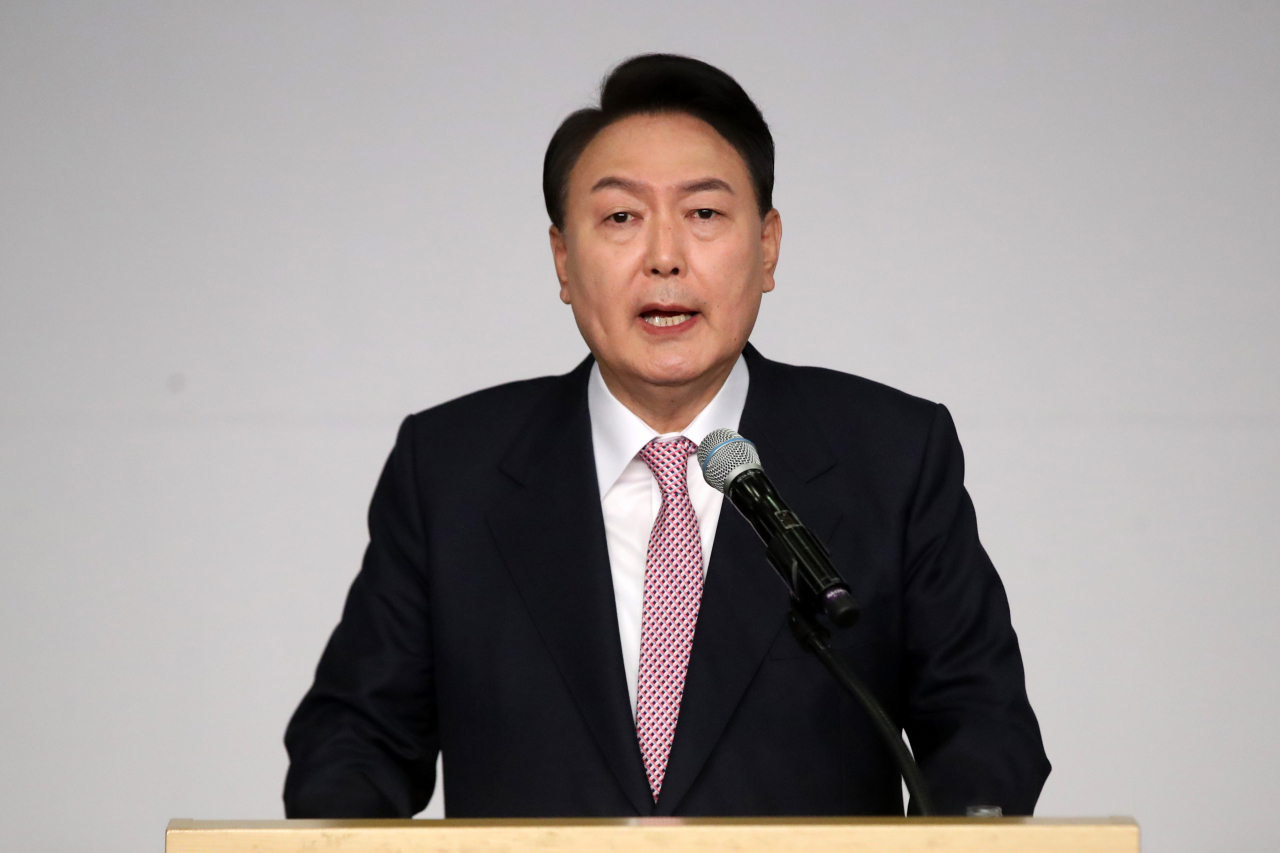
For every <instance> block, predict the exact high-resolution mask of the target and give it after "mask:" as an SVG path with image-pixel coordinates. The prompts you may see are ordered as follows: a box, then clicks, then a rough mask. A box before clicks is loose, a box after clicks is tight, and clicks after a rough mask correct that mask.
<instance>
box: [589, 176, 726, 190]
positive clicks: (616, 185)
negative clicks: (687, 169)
mask: <svg viewBox="0 0 1280 853" xmlns="http://www.w3.org/2000/svg"><path fill="white" fill-rule="evenodd" d="M646 187H647V185H646V184H645V183H643V182H641V181H629V180H627V179H626V178H619V177H617V176H615V175H606V176H605V177H603V178H601V179H600V180H598V181H596V182H595V184H594V185H593V186H592V187H591V192H593V193H594V192H599V191H600V190H605V189H617V190H623V191H625V192H629V193H632V194H637V195H638V194H639V193H640V191H641V190H643V189H645V188H646ZM710 190H723V191H724V192H727V193H728V194H729V195H733V187H731V186H729V184H728V183H727V182H725V181H722V180H720V179H719V178H702V179H701V180H697V181H691V182H689V183H687V184H681V185H680V194H681V195H692V194H693V193H701V192H708V191H710Z"/></svg>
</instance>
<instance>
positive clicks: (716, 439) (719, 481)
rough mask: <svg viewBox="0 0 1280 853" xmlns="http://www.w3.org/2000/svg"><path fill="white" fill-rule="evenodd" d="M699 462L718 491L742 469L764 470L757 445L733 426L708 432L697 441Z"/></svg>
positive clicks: (704, 475) (710, 482) (703, 474)
mask: <svg viewBox="0 0 1280 853" xmlns="http://www.w3.org/2000/svg"><path fill="white" fill-rule="evenodd" d="M698 466H699V467H700V468H702V476H703V477H704V478H705V479H706V481H707V484H708V485H709V486H711V488H713V489H715V490H716V491H717V492H723V491H724V490H725V489H727V488H728V487H729V484H730V483H732V482H733V481H734V478H735V477H737V476H738V475H739V474H741V473H742V472H743V471H751V470H757V471H759V470H762V468H761V466H760V454H759V453H758V452H757V451H756V446H755V445H754V444H752V443H751V442H749V441H747V440H746V439H745V438H743V437H742V436H740V435H738V433H736V432H734V431H733V430H731V429H717V430H712V431H711V432H709V433H707V437H706V438H704V439H703V440H702V443H701V444H699V445H698Z"/></svg>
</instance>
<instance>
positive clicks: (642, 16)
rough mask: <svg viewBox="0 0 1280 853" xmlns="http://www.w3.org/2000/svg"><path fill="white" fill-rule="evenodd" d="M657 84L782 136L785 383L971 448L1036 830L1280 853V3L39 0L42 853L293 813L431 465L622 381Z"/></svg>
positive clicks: (21, 593) (33, 268)
mask: <svg viewBox="0 0 1280 853" xmlns="http://www.w3.org/2000/svg"><path fill="white" fill-rule="evenodd" d="M648 50H674V51H680V52H688V53H692V54H695V55H698V56H700V57H702V58H705V59H707V60H710V61H712V62H714V63H717V64H719V65H721V66H722V67H724V68H725V69H726V70H728V71H729V72H730V73H732V74H734V75H736V76H737V77H738V79H739V80H740V81H741V82H742V83H743V85H744V86H745V87H746V88H747V90H748V91H750V92H751V93H752V94H753V95H754V96H755V97H756V98H757V99H758V101H759V103H760V104H761V106H762V108H763V109H764V112H765V114H766V116H767V117H768V119H769V121H770V122H771V124H772V126H773V129H774V132H775V134H776V138H777V143H778V188H777V195H776V202H777V205H778V207H779V209H780V210H781V211H782V215H783V221H784V224H785V238H784V240H783V246H782V248H783V251H782V262H781V267H780V269H779V283H778V289H777V291H776V292H775V293H773V294H772V295H770V296H768V297H767V298H766V302H765V307H764V311H763V314H762V317H761V321H760V324H759V326H758V328H757V331H756V334H755V336H754V341H755V342H756V343H757V345H758V346H759V347H760V349H761V350H763V351H764V353H766V354H767V355H769V356H771V357H774V358H778V359H783V360H786V361H792V362H798V363H806V364H820V365H825V366H829V367H833V368H838V369H842V370H847V371H851V372H856V373H859V374H863V375H866V376H870V377H872V378H875V379H879V380H881V381H884V382H887V383H889V384H892V385H895V386H897V387H900V388H903V389H905V390H907V391H910V392H912V393H915V394H919V395H921V396H925V397H928V398H931V399H935V400H939V401H942V402H945V403H946V404H947V405H948V406H949V407H950V408H951V410H952V411H953V412H954V414H955V417H956V421H957V423H958V425H959V428H960V434H961V439H962V441H963V442H964V444H965V448H966V450H967V456H968V462H969V477H968V482H969V486H970V489H971V491H972V493H973V496H974V499H975V501H976V503H977V507H978V512H979V519H980V521H981V525H982V532H983V538H984V541H985V543H986V545H987V548H988V549H989V551H990V553H991V554H992V556H993V558H994V560H995V562H996V564H997V566H998V567H999V568H1000V570H1001V572H1002V574H1003V577H1004V579H1005V583H1006V585H1007V587H1008V591H1009V595H1010V598H1011V601H1012V605H1013V615H1014V622H1015V625H1016V627H1017V629H1018V631H1019V634H1020V636H1021V639H1022V643H1023V652H1024V655H1025V660H1026V665H1027V670H1028V688H1029V691H1030V694H1031V698H1032V702H1033V703H1034V705H1035V708H1036V710H1037V711H1038V713H1039V716H1040V721H1041V725H1042V727H1043V730H1044V736H1045V741H1046V744H1047V748H1048V751H1049V755H1050V757H1051V759H1052V760H1053V763H1054V772H1053V775H1052V777H1051V778H1050V780H1049V783H1048V785H1047V787H1046V788H1045V791H1044V795H1043V797H1042V799H1041V801H1040V808H1039V813H1041V814H1045V815H1106V814H1132V815H1136V816H1137V818H1138V819H1139V820H1140V821H1141V823H1142V826H1143V831H1144V838H1145V841H1146V849H1147V850H1148V851H1157V853H1181V851H1237V850H1238V851H1255V850H1263V849H1268V848H1270V849H1276V848H1277V845H1280V827H1278V825H1277V823H1276V821H1275V817H1274V804H1275V802H1276V801H1277V800H1278V799H1280V782H1278V781H1277V774H1276V768H1277V766H1280V737H1278V736H1277V721H1276V713H1277V706H1278V705H1280V702H1278V701H1277V700H1280V680H1278V679H1277V675H1276V670H1277V655H1278V654H1280V627H1278V626H1277V617H1276V611H1277V606H1278V605H1280V596H1277V592H1278V586H1280V581H1278V580H1277V568H1278V566H1277V558H1276V554H1277V551H1280V532H1278V525H1277V518H1278V516H1280V485H1277V477H1278V476H1280V394H1278V393H1277V392H1278V391H1280V381H1278V379H1277V369H1278V368H1280V342H1278V339H1280V336H1278V335H1277V320H1278V319H1280V202H1278V199H1280V58H1278V57H1280V4H1276V3H1274V2H1270V3H1264V2H1255V3H1247V2H1232V3H1228V2H1225V0H1220V2H1207V3H1186V2H1180V3H1172V2H1171V3H1160V4H1150V3H1133V2H1126V3H1099V2H1056V3H1046V2H1041V3H1031V2H1008V3H992V2H982V3H976V2H975V3H932V2H930V3H906V2H892V3H827V4H802V3H795V2H790V3H785V4H777V5H770V4H763V3H742V2H736V3H722V4H708V3H694V2H688V0H682V2H665V0H664V2H646V3H643V4H626V5H618V4H609V5H606V4H587V3H582V4H573V3H563V2H542V3H538V4H522V5H520V6H517V5H515V4H510V5H483V4H479V3H467V4H463V3H447V4H446V3H439V4H429V3H338V2H298V3H262V2H245V3H229V2H219V3H160V2H138V1H137V0H132V1H131V2H114V3H99V4H91V3H34V2H25V3H24V2H15V0H6V2H4V3H3V5H2V6H0V749H2V750H3V752H2V754H0V770H2V772H0V815H2V819H0V824H3V826H4V829H3V836H4V846H5V847H6V848H7V849H10V850H15V851H17V850H33V851H45V850H47V851H79V850H84V849H89V848H93V849H96V850H103V851H131V853H132V851H138V850H153V851H159V850H160V849H161V845H162V843H163V842H162V835H161V833H162V830H163V828H164V825H165V822H166V820H167V819H168V818H170V817H205V818H215V817H216V818H250V817H273V816H279V815H280V814H281V805H280V789H281V784H282V780H283V777H284V772H285V767H286V759H285V754H284V750H283V748H282V746H281V735H282V732H283V729H284V725H285V722H286V721H287V719H288V717H289V714H290V713H291V712H292V710H293V708H294V706H295V704H296V703H297V701H298V699H299V698H300V697H301V695H302V693H303V691H304V690H305V689H306V687H307V685H308V683H309V680H310V677H311V672H312V669H313V667H314V665H315V662H316V660H317V658H318V656H319V654H320V651H321V649H322V647H323V644H324V642H325V639H326V638H327V636H328V633H329V631H330V630H331V629H332V627H333V625H334V623H335V621H336V620H337V617H338V614H339V611H340V608H341V605H342V601H343V597H344V594H345V591H346V588H347V586H348V584H349V583H350V581H351V579H352V577H353V575H354V573H355V571H356V569H357V567H358V564H359V560H360V555H361V551H362V549H363V546H364V541H365V531H364V527H363V523H364V512H365V508H366V506H367V502H368V499H369V496H370V493H371V491H372V488H373V485H374V482H375V479H376V477H377V475H378V472H379V470H380V467H381V464H382V461H383V459H384V458H385V454H386V453H387V452H388V450H389V449H390V446H391V442H392V439H393V437H394V434H395V430H396V428H397V426H398V424H399V421H400V419H401V418H402V417H403V416H404V415H406V414H407V413H409V412H412V411H416V410H419V409H422V408H425V407H427V406H430V405H433V404H435V403H438V402H441V401H444V400H446V399H449V398H451V397H454V396H456V395H458V394H461V393H464V392H467V391H470V390H473V389H476V388H479V387H482V386H486V385H490V384H494V383H497V382H500V381H505V380H510V379H516V378H521V377H528V376H534V375H539V374H545V373H552V372H563V371H565V370H568V369H569V368H571V367H572V366H573V365H574V364H575V363H576V362H577V361H578V360H579V359H580V358H581V357H582V356H583V355H584V354H585V348H584V346H583V345H582V343H581V341H580V340H579V338H578V336H577V334H576V331H575V328H574V326H573V323H572V320H571V317H570V313H569V311H568V309H567V308H565V307H564V306H562V305H561V304H560V303H559V301H558V300H557V298H556V285H555V279H554V275H553V270H552V265H551V260H550V255H549V250H548V248H547V238H546V227H547V223H546V217H545V214H544V212H543V210H542V201H541V197H540V191H539V175H540V164H541V157H542V152H543V148H544V146H545V144H546V141H547V139H548V138H549V136H550V134H551V132H552V130H553V129H554V127H555V126H556V124H557V123H558V122H559V120H560V119H561V118H562V117H563V116H564V115H565V114H566V113H567V112H568V111H570V110H571V109H573V108H576V107H578V106H580V105H583V104H584V103H586V102H587V101H588V100H589V98H590V97H591V95H592V93H593V91H594V88H595V85H596V83H597V81H598V80H599V78H600V77H601V76H602V75H603V74H604V73H605V71H606V70H607V69H608V68H609V67H610V66H611V65H612V64H613V63H615V62H617V61H619V60H620V59H622V58H624V57H626V56H628V55H631V54H634V53H638V52H642V51H648ZM429 811H431V812H433V813H437V814H438V813H439V797H437V799H436V801H435V802H434V803H433V806H432V809H431V810H429ZM103 839H105V841H103Z"/></svg>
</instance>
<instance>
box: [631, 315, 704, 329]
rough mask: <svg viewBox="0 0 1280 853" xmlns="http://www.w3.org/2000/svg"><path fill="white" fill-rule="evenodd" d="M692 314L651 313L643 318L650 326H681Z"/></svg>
mask: <svg viewBox="0 0 1280 853" xmlns="http://www.w3.org/2000/svg"><path fill="white" fill-rule="evenodd" d="M692 316H693V315H692V314H673V315H671V316H670V317H659V316H657V315H652V314H651V315H647V316H645V317H643V318H642V319H643V320H644V321H645V322H646V323H648V324H649V325H650V326H679V325H680V324H681V323H683V322H684V321H685V320H688V319H689V318H690V317H692Z"/></svg>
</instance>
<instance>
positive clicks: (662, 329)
mask: <svg viewBox="0 0 1280 853" xmlns="http://www.w3.org/2000/svg"><path fill="white" fill-rule="evenodd" d="M659 311H660V312H662V313H663V314H689V315H690V317H689V319H687V320H685V321H684V322H683V323H679V324H677V325H675V326H654V325H651V324H649V323H647V322H646V321H645V319H644V315H645V314H650V313H653V312H659ZM701 316H702V314H701V313H700V312H699V311H698V310H697V309H696V308H690V307H689V306H687V305H679V304H670V303H657V302H655V303H651V304H649V305H645V306H644V307H643V308H641V309H640V310H639V311H638V312H636V322H637V323H639V324H640V328H641V329H643V330H644V331H645V333H646V334H650V335H654V336H656V337H670V336H672V335H679V334H681V333H683V332H685V331H688V330H689V329H690V328H691V327H692V326H694V325H695V324H696V323H697V322H698V319H699V318H700V317H701Z"/></svg>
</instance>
